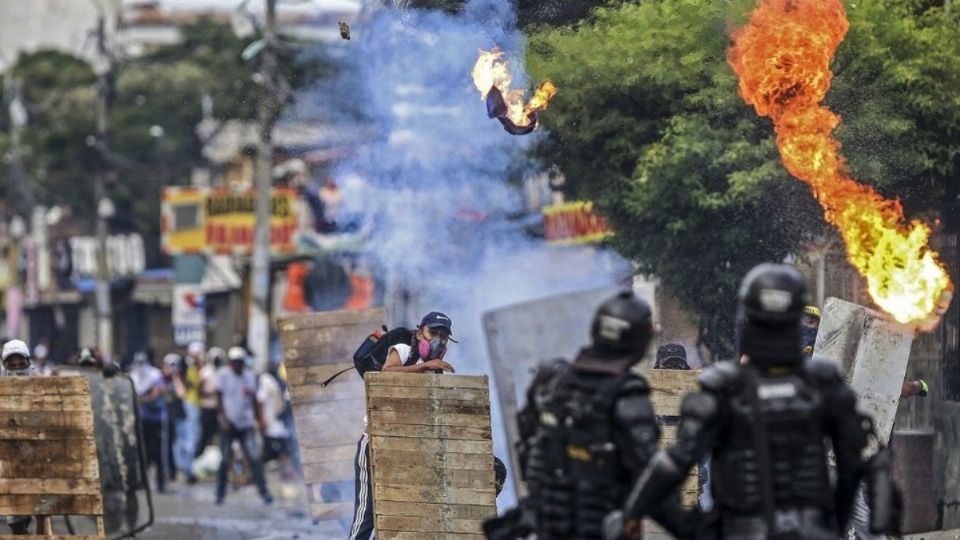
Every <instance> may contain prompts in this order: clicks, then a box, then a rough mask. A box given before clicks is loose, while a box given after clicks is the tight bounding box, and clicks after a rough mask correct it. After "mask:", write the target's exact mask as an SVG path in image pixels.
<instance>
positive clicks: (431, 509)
mask: <svg viewBox="0 0 960 540" xmlns="http://www.w3.org/2000/svg"><path fill="white" fill-rule="evenodd" d="M376 507H377V513H378V514H380V515H384V516H439V515H441V514H442V515H445V516H448V517H450V518H453V519H476V520H484V519H488V518H490V517H492V516H493V515H495V514H496V513H497V508H496V506H495V505H489V504H429V503H419V502H404V501H379V502H377V504H376Z"/></svg>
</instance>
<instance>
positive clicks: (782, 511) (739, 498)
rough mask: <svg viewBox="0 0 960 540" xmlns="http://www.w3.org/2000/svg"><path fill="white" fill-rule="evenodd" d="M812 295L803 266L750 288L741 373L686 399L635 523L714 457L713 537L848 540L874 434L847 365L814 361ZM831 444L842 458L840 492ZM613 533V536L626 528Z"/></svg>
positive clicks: (729, 365) (634, 513) (716, 378)
mask: <svg viewBox="0 0 960 540" xmlns="http://www.w3.org/2000/svg"><path fill="white" fill-rule="evenodd" d="M805 295H806V285H805V282H804V279H803V276H802V275H801V274H800V272H799V271H797V270H796V269H795V268H794V267H792V266H788V265H783V264H763V265H760V266H758V267H756V268H754V269H753V270H752V271H750V272H749V273H748V274H747V276H746V278H745V279H744V280H743V285H742V286H741V288H740V314H739V317H740V320H739V324H738V326H739V333H740V336H739V340H740V351H741V354H742V355H743V356H742V359H741V363H740V364H739V365H738V364H736V363H733V362H721V363H719V364H717V365H715V366H712V367H710V368H708V369H707V370H705V371H704V372H703V374H702V375H701V377H700V386H701V389H700V391H698V392H693V393H691V394H689V395H687V396H686V397H685V398H684V400H683V403H682V405H681V415H682V416H681V421H680V426H679V429H678V434H677V440H676V441H675V443H674V444H673V445H672V446H670V447H669V448H667V449H666V450H664V451H660V452H658V453H657V455H656V456H655V457H654V458H653V460H652V462H651V464H650V467H649V468H648V469H647V470H646V471H645V472H644V473H643V475H641V477H640V479H639V480H638V481H637V484H636V486H635V488H634V489H633V491H632V492H631V494H630V496H629V499H628V501H627V506H626V510H625V512H626V516H627V517H628V518H633V519H635V518H639V517H640V516H643V515H644V514H647V513H649V511H650V509H652V508H654V507H655V505H656V503H657V502H658V501H659V500H661V499H662V498H663V497H664V496H665V495H666V494H668V493H671V492H673V491H675V489H676V488H677V487H678V486H679V485H680V484H681V482H682V481H683V479H684V478H685V477H686V474H687V472H688V471H689V470H690V468H691V467H693V466H694V465H695V464H696V463H697V462H698V461H699V460H700V458H701V457H703V456H704V455H707V454H711V455H712V463H713V475H712V477H713V479H714V482H713V497H714V500H715V501H716V503H715V508H714V511H713V513H712V514H711V515H710V516H709V517H708V519H707V520H705V521H706V522H707V523H708V524H709V525H708V528H709V529H710V530H711V531H712V532H713V535H712V536H713V537H721V538H735V539H738V540H739V539H743V540H753V539H766V538H796V539H819V538H822V539H824V540H826V539H835V538H838V537H839V536H840V532H841V531H842V530H844V527H845V525H846V523H847V522H848V520H849V518H850V514H851V508H852V505H853V500H854V494H855V493H856V490H857V486H858V484H859V482H860V480H861V478H862V477H863V475H864V474H865V473H866V472H867V470H868V464H867V463H865V462H864V461H863V460H862V458H861V450H863V449H864V447H865V446H866V444H867V438H868V435H869V433H870V431H871V427H870V421H869V419H866V418H864V417H862V416H861V415H859V414H858V413H857V410H856V396H855V395H854V393H853V391H852V390H851V389H850V388H849V387H848V386H847V385H846V384H844V382H843V381H842V380H841V379H840V376H839V373H838V371H837V368H836V365H835V364H834V363H833V362H831V361H829V360H823V359H818V358H816V357H814V358H807V357H805V356H804V354H803V353H802V351H801V324H800V322H801V316H802V314H803V309H804V297H805ZM827 439H829V441H830V446H829V448H831V449H832V450H833V453H834V455H835V457H836V480H835V482H831V479H830V473H829V471H828V465H827V459H828V458H827V452H828V446H827V443H826V440H827ZM883 515H885V514H884V513H883V512H879V513H878V514H877V517H878V521H879V518H880V517H881V516H883ZM888 521H891V520H888ZM607 526H608V537H609V536H613V534H611V532H612V531H616V528H617V527H620V528H622V521H620V522H618V521H617V520H610V521H609V522H608V524H607ZM877 526H878V528H882V527H885V526H889V523H887V524H883V525H877Z"/></svg>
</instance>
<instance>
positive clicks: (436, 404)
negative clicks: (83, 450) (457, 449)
mask: <svg viewBox="0 0 960 540" xmlns="http://www.w3.org/2000/svg"><path fill="white" fill-rule="evenodd" d="M370 410H372V411H391V412H402V413H416V414H421V415H426V414H441V415H447V414H471V415H482V416H487V415H489V414H490V404H489V403H485V402H481V403H473V402H469V401H463V400H455V401H454V400H451V401H444V400H440V399H403V398H376V399H372V400H370Z"/></svg>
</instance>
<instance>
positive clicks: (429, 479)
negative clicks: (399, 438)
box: [375, 463, 494, 489]
mask: <svg viewBox="0 0 960 540" xmlns="http://www.w3.org/2000/svg"><path fill="white" fill-rule="evenodd" d="M375 466H376V467H377V468H378V470H377V475H378V478H380V479H382V480H383V481H385V482H387V483H389V484H400V485H408V486H413V485H416V486H421V487H432V488H436V489H440V488H443V487H444V486H451V487H458V488H475V489H492V488H494V476H493V472H492V471H491V470H488V469H482V470H464V469H453V470H445V469H441V468H437V467H433V466H416V465H412V464H411V465H386V464H384V463H378V464H376V465H375Z"/></svg>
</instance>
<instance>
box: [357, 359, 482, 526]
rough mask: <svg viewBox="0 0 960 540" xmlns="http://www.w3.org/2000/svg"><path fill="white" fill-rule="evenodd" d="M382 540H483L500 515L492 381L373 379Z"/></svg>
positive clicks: (370, 402)
mask: <svg viewBox="0 0 960 540" xmlns="http://www.w3.org/2000/svg"><path fill="white" fill-rule="evenodd" d="M366 385H367V409H368V417H369V426H368V428H367V432H368V433H369V435H370V451H371V462H372V464H373V499H374V503H373V509H374V519H375V526H376V530H377V538H382V539H384V540H387V539H408V538H409V539H414V538H415V539H418V540H440V539H447V538H451V539H452V538H457V539H460V538H465V539H481V538H483V535H482V528H481V527H482V524H483V521H484V520H486V519H488V518H491V517H493V516H495V515H496V512H497V509H496V502H495V499H496V493H495V489H494V473H493V443H492V439H491V434H490V396H489V387H488V381H487V377H485V376H483V377H473V376H461V375H432V374H407V373H369V374H367V380H366Z"/></svg>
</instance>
